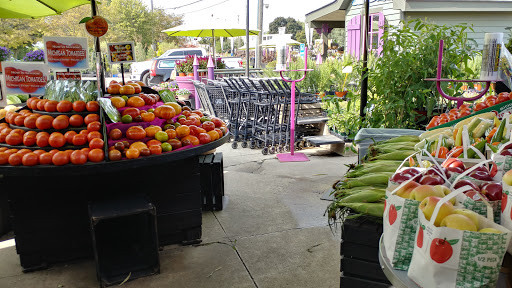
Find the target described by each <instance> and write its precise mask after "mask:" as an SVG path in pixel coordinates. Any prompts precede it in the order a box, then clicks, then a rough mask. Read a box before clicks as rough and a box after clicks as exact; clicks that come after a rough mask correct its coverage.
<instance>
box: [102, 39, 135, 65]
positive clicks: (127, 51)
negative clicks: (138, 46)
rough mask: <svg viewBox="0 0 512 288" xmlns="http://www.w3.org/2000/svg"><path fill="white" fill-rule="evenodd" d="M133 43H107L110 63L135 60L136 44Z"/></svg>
mask: <svg viewBox="0 0 512 288" xmlns="http://www.w3.org/2000/svg"><path fill="white" fill-rule="evenodd" d="M133 44H134V43H133V41H127V42H119V43H107V49H108V61H109V62H110V64H119V63H131V62H135V56H134V55H135V46H134V45H133Z"/></svg>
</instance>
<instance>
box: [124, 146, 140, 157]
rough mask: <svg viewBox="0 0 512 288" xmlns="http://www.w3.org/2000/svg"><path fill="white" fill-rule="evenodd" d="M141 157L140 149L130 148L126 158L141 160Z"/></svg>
mask: <svg viewBox="0 0 512 288" xmlns="http://www.w3.org/2000/svg"><path fill="white" fill-rule="evenodd" d="M139 156H140V152H139V150H138V149H135V148H130V149H128V150H126V158H128V159H136V158H139Z"/></svg>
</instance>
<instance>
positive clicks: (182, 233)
mask: <svg viewBox="0 0 512 288" xmlns="http://www.w3.org/2000/svg"><path fill="white" fill-rule="evenodd" d="M202 222H203V214H202V211H201V209H195V210H189V211H183V212H179V213H171V214H165V215H158V216H157V225H158V238H159V239H160V245H171V244H183V245H189V244H195V243H200V242H201V232H202V229H201V225H202Z"/></svg>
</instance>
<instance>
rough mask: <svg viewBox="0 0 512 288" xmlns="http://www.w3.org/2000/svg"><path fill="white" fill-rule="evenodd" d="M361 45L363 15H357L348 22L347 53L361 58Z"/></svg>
mask: <svg viewBox="0 0 512 288" xmlns="http://www.w3.org/2000/svg"><path fill="white" fill-rule="evenodd" d="M360 45H361V15H356V16H354V17H352V19H350V21H349V22H348V24H347V47H346V49H345V51H346V53H349V54H350V55H352V56H354V57H356V59H358V60H359V54H360V53H359V51H360Z"/></svg>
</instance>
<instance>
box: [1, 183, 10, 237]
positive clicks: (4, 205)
mask: <svg viewBox="0 0 512 288" xmlns="http://www.w3.org/2000/svg"><path fill="white" fill-rule="evenodd" d="M0 185H2V182H0ZM11 229H12V226H11V221H10V219H9V203H8V201H7V193H5V192H0V236H3V235H5V234H7V233H8V232H10V231H11Z"/></svg>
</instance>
